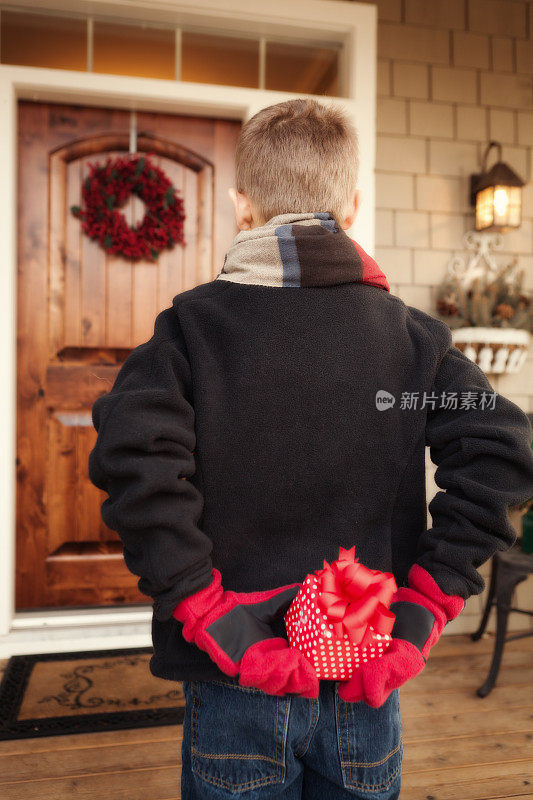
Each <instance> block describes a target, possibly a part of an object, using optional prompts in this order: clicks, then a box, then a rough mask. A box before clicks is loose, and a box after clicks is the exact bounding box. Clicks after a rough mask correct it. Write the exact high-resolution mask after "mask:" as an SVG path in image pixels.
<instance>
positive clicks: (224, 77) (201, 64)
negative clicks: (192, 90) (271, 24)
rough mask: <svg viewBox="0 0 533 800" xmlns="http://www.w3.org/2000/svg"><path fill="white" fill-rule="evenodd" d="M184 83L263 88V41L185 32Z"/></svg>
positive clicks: (182, 77)
mask: <svg viewBox="0 0 533 800" xmlns="http://www.w3.org/2000/svg"><path fill="white" fill-rule="evenodd" d="M181 54H182V57H181V80H182V81H194V82H195V83H217V84H226V85H227V86H247V87H249V88H252V89H256V88H257V87H258V86H259V41H258V40H255V39H238V38H236V37H235V38H234V37H231V36H214V35H211V34H205V33H193V32H192V31H183V33H182V39H181Z"/></svg>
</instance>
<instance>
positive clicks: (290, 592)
mask: <svg viewBox="0 0 533 800" xmlns="http://www.w3.org/2000/svg"><path fill="white" fill-rule="evenodd" d="M300 586H301V584H299V583H291V584H288V585H287V586H281V587H280V588H278V589H268V590H266V591H263V592H247V593H244V592H232V591H225V590H224V589H223V588H222V585H221V574H220V572H219V571H218V570H217V569H215V568H213V581H212V582H211V583H210V585H209V586H207V587H206V588H205V589H201V590H200V591H199V592H196V593H195V594H193V595H190V596H189V597H186V598H184V599H183V600H182V601H181V602H180V603H178V605H177V606H176V608H175V609H174V611H173V616H174V617H175V618H176V619H177V620H179V621H180V622H183V623H184V625H183V631H182V633H183V636H184V638H185V639H186V640H187V641H188V642H194V643H195V644H196V646H197V647H199V648H200V649H201V650H204V651H205V652H206V653H208V655H209V657H210V658H211V659H212V660H213V661H214V662H215V664H217V666H218V667H219V668H220V669H221V670H222V672H224V673H225V674H226V675H230V676H235V675H239V683H240V684H241V685H242V686H256V687H258V688H260V689H262V690H263V691H264V692H266V693H267V694H274V695H283V694H287V693H289V692H292V693H296V694H300V695H302V696H303V697H313V698H316V697H318V690H319V683H318V678H317V675H316V672H315V669H314V667H313V665H312V664H311V662H310V661H309V660H308V659H307V658H306V657H305V656H304V654H303V653H302V652H300V651H299V650H294V649H293V648H290V647H289V643H288V641H287V640H286V639H283V638H282V637H279V636H276V635H275V634H274V632H273V631H272V629H271V627H270V623H271V622H273V621H274V620H275V619H277V618H278V617H280V616H283V614H285V612H286V611H287V609H288V607H289V606H290V604H291V603H292V601H293V599H294V597H295V596H296V594H297V593H298V591H299V589H300Z"/></svg>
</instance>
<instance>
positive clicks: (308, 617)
mask: <svg viewBox="0 0 533 800" xmlns="http://www.w3.org/2000/svg"><path fill="white" fill-rule="evenodd" d="M396 589H397V586H396V581H395V579H394V576H393V575H392V573H390V572H380V571H379V570H371V569H368V568H367V567H365V566H364V565H363V564H360V563H359V562H358V560H357V559H355V546H354V547H352V548H351V550H345V549H344V548H343V547H341V548H339V558H338V560H337V561H334V562H332V564H331V565H330V564H328V562H327V561H324V568H323V569H322V570H318V571H317V572H314V573H309V574H308V575H307V576H306V577H305V579H304V581H303V583H302V586H301V588H300V591H299V592H298V594H297V595H296V597H295V598H294V600H293V601H292V603H291V605H290V606H289V608H288V609H287V612H286V614H285V616H284V621H285V627H286V630H287V634H288V639H289V645H290V647H297V648H298V649H299V650H301V651H302V652H303V653H304V655H306V656H307V658H308V659H309V660H310V661H311V662H312V664H313V665H314V667H315V670H316V673H317V676H318V677H319V678H324V679H330V680H341V681H342V680H348V679H349V678H350V677H351V675H352V674H353V672H354V671H355V670H356V669H357V668H358V667H359V666H361V664H363V663H365V662H368V661H370V660H371V659H373V658H379V657H380V656H382V655H383V654H384V653H385V652H386V650H387V647H388V646H389V644H390V641H391V636H390V632H391V631H392V627H393V625H394V620H395V619H396V617H395V615H394V614H393V612H392V611H390V609H389V606H390V603H391V600H392V596H393V594H394V592H395V591H396Z"/></svg>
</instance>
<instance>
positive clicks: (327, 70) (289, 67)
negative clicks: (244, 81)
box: [265, 42, 339, 96]
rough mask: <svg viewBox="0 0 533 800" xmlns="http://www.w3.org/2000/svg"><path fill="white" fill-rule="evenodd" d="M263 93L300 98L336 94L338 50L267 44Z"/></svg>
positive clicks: (274, 43) (337, 85) (337, 86)
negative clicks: (272, 90) (299, 94)
mask: <svg viewBox="0 0 533 800" xmlns="http://www.w3.org/2000/svg"><path fill="white" fill-rule="evenodd" d="M265 72H266V75H265V89H276V90H277V91H281V92H298V93H301V94H322V95H332V96H338V94H339V50H338V48H336V47H335V48H334V47H320V46H308V45H299V44H288V43H285V42H267V43H266V68H265Z"/></svg>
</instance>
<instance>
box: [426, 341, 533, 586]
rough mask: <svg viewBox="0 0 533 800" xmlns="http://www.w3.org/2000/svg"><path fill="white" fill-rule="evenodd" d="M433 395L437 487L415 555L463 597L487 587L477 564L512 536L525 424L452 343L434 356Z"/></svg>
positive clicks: (525, 454)
mask: <svg viewBox="0 0 533 800" xmlns="http://www.w3.org/2000/svg"><path fill="white" fill-rule="evenodd" d="M443 393H444V396H443ZM452 393H455V394H456V397H457V408H453V403H450V397H452ZM469 393H470V394H469ZM432 396H433V397H436V398H437V402H436V403H435V406H434V408H430V409H428V414H427V422H426V445H429V447H430V456H431V460H432V461H433V462H434V463H435V464H436V465H437V470H436V473H435V482H436V484H437V486H438V487H439V488H440V489H441V490H442V491H439V492H437V494H436V495H435V497H434V498H433V499H432V501H431V502H430V504H429V511H430V514H431V517H432V527H431V528H430V529H429V530H427V531H426V532H425V534H424V535H422V536H421V537H420V539H419V541H418V551H417V558H416V562H417V563H418V564H420V565H421V566H422V567H423V568H424V569H425V570H427V572H429V573H430V575H431V576H432V577H433V579H434V580H435V582H436V583H437V584H438V586H439V587H440V589H442V591H443V592H445V593H446V594H447V595H459V596H460V597H462V598H463V599H464V600H465V601H466V600H467V598H468V597H469V596H470V595H472V594H480V593H481V592H482V591H483V589H484V587H485V581H484V579H483V577H482V575H481V574H480V573H479V572H478V570H477V567H479V566H481V565H482V564H484V563H485V562H486V561H487V560H488V559H489V558H490V557H491V556H492V555H493V554H494V553H495V552H496V551H497V550H502V551H503V550H507V549H508V548H509V547H511V546H512V545H513V544H514V542H515V541H516V538H517V536H516V532H515V529H514V528H513V526H512V525H511V522H510V520H509V516H508V510H509V508H511V507H513V506H516V505H519V504H522V503H524V502H526V501H527V500H529V499H530V498H531V497H532V496H533V453H532V451H531V436H532V431H531V424H530V422H529V419H528V417H527V416H526V414H524V413H523V412H522V410H521V409H520V408H518V406H516V405H515V404H514V403H512V402H511V401H510V400H508V399H506V398H505V397H502V396H501V395H500V394H497V393H496V392H494V389H493V388H492V386H491V384H490V383H489V381H488V380H487V378H486V376H485V374H484V373H483V372H482V371H481V369H480V368H479V367H478V366H477V365H476V364H474V363H473V362H472V361H470V359H468V358H467V357H466V356H464V355H463V354H462V352H461V351H460V350H459V349H458V348H456V347H454V346H453V345H451V346H449V347H448V348H447V350H446V351H445V352H444V355H443V357H442V360H441V361H440V364H439V366H438V369H437V371H436V374H435V380H434V386H433V392H432ZM473 398H474V400H475V403H474V402H473V400H472V399H473ZM446 399H447V400H448V404H449V405H450V406H451V407H450V408H446V407H445V404H446ZM469 399H470V402H468V401H469Z"/></svg>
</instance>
